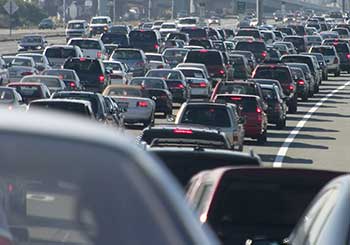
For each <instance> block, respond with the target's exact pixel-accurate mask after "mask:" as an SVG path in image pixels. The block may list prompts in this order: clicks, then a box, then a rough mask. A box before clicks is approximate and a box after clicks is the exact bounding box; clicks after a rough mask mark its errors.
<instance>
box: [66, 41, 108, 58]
mask: <svg viewBox="0 0 350 245" xmlns="http://www.w3.org/2000/svg"><path fill="white" fill-rule="evenodd" d="M67 45H70V46H78V47H79V48H80V49H81V51H82V52H83V55H84V57H85V58H93V59H102V60H103V59H105V58H106V57H107V54H106V49H105V47H104V45H103V42H102V41H101V40H100V39H94V38H71V39H69V41H68V43H67Z"/></svg>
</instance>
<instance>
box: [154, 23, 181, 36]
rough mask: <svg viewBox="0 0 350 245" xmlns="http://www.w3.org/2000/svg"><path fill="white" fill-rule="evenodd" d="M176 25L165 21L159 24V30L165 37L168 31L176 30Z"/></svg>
mask: <svg viewBox="0 0 350 245" xmlns="http://www.w3.org/2000/svg"><path fill="white" fill-rule="evenodd" d="M177 31H178V29H177V25H176V23H173V22H165V23H163V24H162V25H161V26H160V29H159V32H160V35H161V36H162V37H164V38H165V37H166V36H167V35H168V34H169V33H172V32H177Z"/></svg>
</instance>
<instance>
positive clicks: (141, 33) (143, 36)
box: [129, 30, 161, 53]
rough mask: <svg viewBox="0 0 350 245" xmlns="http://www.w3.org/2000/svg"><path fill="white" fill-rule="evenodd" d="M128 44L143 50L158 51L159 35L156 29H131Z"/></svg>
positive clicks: (159, 44) (159, 46)
mask: <svg viewBox="0 0 350 245" xmlns="http://www.w3.org/2000/svg"><path fill="white" fill-rule="evenodd" d="M129 39H130V45H131V46H132V47H133V48H135V49H141V50H143V51H144V52H151V53H158V52H159V51H160V49H161V35H160V33H159V32H158V31H157V30H132V31H131V32H130V33H129Z"/></svg>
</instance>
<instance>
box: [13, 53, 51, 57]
mask: <svg viewBox="0 0 350 245" xmlns="http://www.w3.org/2000/svg"><path fill="white" fill-rule="evenodd" d="M16 56H20V57H28V56H40V57H43V56H44V55H43V54H38V53H19V54H17V55H16Z"/></svg>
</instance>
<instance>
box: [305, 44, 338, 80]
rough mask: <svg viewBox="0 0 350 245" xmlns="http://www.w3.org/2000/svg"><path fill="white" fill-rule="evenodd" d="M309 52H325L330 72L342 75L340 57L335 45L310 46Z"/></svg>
mask: <svg viewBox="0 0 350 245" xmlns="http://www.w3.org/2000/svg"><path fill="white" fill-rule="evenodd" d="M309 53H320V54H323V57H324V59H325V60H326V63H327V70H328V73H334V75H335V76H340V59H339V56H338V54H337V50H336V49H335V47H334V46H328V45H319V46H313V47H311V48H310V50H309Z"/></svg>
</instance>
